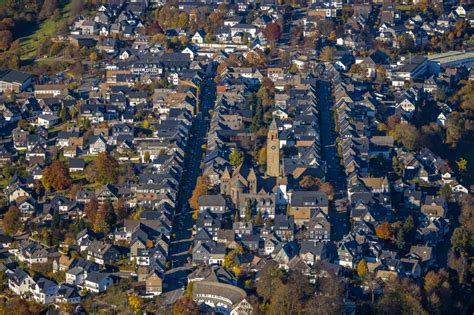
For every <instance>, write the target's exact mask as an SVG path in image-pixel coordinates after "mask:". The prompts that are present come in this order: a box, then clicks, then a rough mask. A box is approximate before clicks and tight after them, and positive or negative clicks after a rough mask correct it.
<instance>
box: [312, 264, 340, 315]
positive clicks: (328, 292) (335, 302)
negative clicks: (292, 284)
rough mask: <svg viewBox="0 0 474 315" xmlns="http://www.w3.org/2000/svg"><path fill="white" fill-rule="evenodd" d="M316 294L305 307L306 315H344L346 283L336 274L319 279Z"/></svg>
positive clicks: (329, 274)
mask: <svg viewBox="0 0 474 315" xmlns="http://www.w3.org/2000/svg"><path fill="white" fill-rule="evenodd" d="M315 289H316V294H314V295H313V296H312V297H311V298H310V299H309V300H308V302H307V303H306V305H305V312H304V313H305V314H317V315H323V314H342V313H343V305H344V300H343V298H344V282H343V281H342V280H341V279H340V278H339V277H338V276H337V275H335V274H334V273H331V272H329V273H328V275H327V276H324V277H318V278H317V280H316V284H315Z"/></svg>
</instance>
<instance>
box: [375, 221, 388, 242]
mask: <svg viewBox="0 0 474 315" xmlns="http://www.w3.org/2000/svg"><path fill="white" fill-rule="evenodd" d="M375 235H377V237H378V238H380V239H381V240H388V239H391V238H392V226H391V225H390V223H388V222H384V223H381V224H379V225H377V227H376V228H375Z"/></svg>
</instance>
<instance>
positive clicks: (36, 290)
mask: <svg viewBox="0 0 474 315" xmlns="http://www.w3.org/2000/svg"><path fill="white" fill-rule="evenodd" d="M31 293H32V294H33V299H34V300H35V301H36V302H38V303H41V304H51V303H54V301H55V299H56V296H57V294H58V285H57V284H56V283H54V282H53V281H51V280H48V279H46V278H42V277H41V278H39V279H38V281H36V283H35V284H34V285H33V286H31Z"/></svg>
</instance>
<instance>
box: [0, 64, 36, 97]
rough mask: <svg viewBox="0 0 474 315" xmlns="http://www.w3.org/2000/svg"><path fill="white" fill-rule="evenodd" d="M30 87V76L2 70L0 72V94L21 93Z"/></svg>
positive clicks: (15, 71) (10, 70) (19, 72)
mask: <svg viewBox="0 0 474 315" xmlns="http://www.w3.org/2000/svg"><path fill="white" fill-rule="evenodd" d="M30 85H31V75H30V74H28V73H25V72H21V71H17V70H12V69H3V70H0V92H7V91H13V92H17V93H18V92H22V91H24V90H26V89H27V88H28V87H29V86H30Z"/></svg>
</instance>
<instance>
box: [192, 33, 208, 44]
mask: <svg viewBox="0 0 474 315" xmlns="http://www.w3.org/2000/svg"><path fill="white" fill-rule="evenodd" d="M205 38H206V33H205V32H204V31H203V30H199V31H197V32H196V33H194V35H193V37H191V41H192V42H193V43H194V44H204V39H205Z"/></svg>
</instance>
